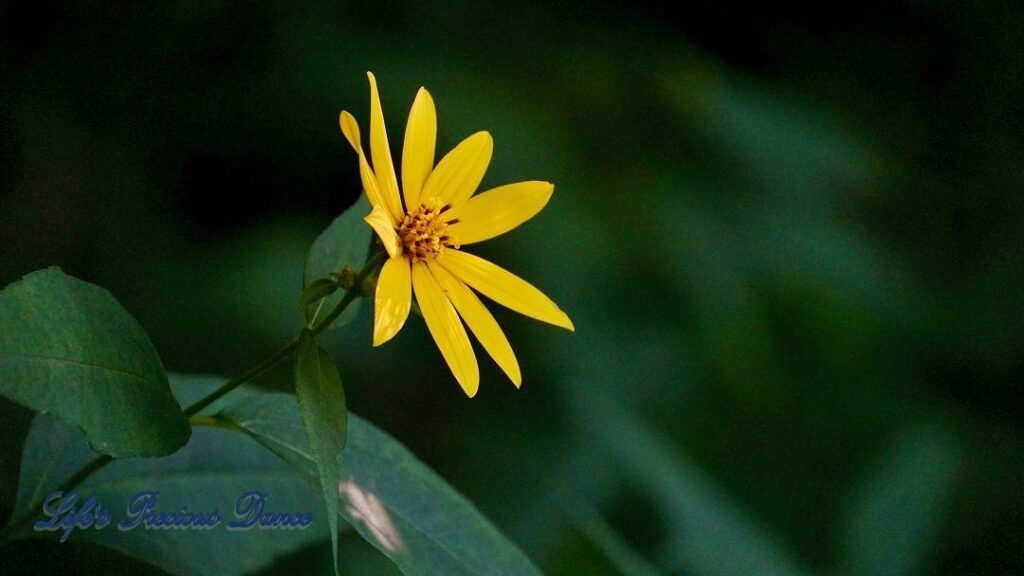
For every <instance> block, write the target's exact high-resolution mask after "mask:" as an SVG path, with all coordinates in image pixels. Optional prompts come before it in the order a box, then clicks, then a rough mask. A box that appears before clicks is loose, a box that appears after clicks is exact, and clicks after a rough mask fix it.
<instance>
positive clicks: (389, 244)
mask: <svg viewBox="0 0 1024 576" xmlns="http://www.w3.org/2000/svg"><path fill="white" fill-rule="evenodd" d="M363 220H364V221H365V222H366V223H367V224H369V225H370V227H371V228H373V231H374V232H376V233H377V237H378V238H380V242H381V244H383V245H384V249H385V250H387V252H388V256H390V257H392V258H394V257H396V256H401V255H402V241H401V240H400V239H399V238H398V233H397V232H395V227H394V225H393V224H392V223H391V217H390V216H389V215H388V213H387V211H386V210H384V208H383V207H381V206H374V207H373V211H372V212H370V213H369V214H367V215H366V217H365V218H363Z"/></svg>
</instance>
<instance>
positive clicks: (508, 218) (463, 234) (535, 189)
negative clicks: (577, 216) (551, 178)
mask: <svg viewBox="0 0 1024 576" xmlns="http://www.w3.org/2000/svg"><path fill="white" fill-rule="evenodd" d="M554 190H555V186H554V185H553V184H551V183H549V182H536V181H534V182H519V183H518V184H508V185H506V186H499V187H498V188H494V189H492V190H488V191H487V192H482V193H480V194H477V195H476V196H473V197H472V198H470V199H469V200H467V201H466V203H465V204H463V205H462V206H458V207H456V208H453V209H451V210H449V211H448V212H447V214H446V216H447V217H448V220H449V221H453V220H458V222H455V223H454V224H452V225H451V226H450V227H449V228H448V230H449V232H450V233H451V235H452V236H454V237H455V238H456V239H458V241H459V243H460V244H472V243H474V242H482V241H484V240H489V239H491V238H494V237H495V236H498V235H501V234H504V233H505V232H508V231H509V230H511V229H513V228H515V227H516V226H519V225H520V224H522V223H523V222H526V221H527V220H529V219H530V218H533V217H534V216H535V215H536V214H537V213H538V212H540V211H541V209H542V208H544V206H545V205H546V204H547V203H548V200H549V199H550V198H551V193H552V192H553V191H554Z"/></svg>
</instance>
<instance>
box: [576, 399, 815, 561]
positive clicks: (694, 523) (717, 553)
mask: <svg viewBox="0 0 1024 576" xmlns="http://www.w3.org/2000/svg"><path fill="white" fill-rule="evenodd" d="M587 406H588V407H589V408H588V409H587V410H588V412H587V413H588V414H590V416H588V417H587V419H586V420H585V422H584V424H585V428H586V431H587V432H588V433H589V435H590V438H592V441H590V442H588V443H587V450H588V455H589V457H590V458H591V459H592V458H593V456H592V454H593V452H592V451H593V450H594V449H595V448H597V447H600V446H603V447H604V449H605V450H607V452H608V454H609V455H610V456H611V458H608V459H607V462H606V464H605V465H606V466H609V467H611V468H610V469H609V470H608V472H609V473H611V472H613V471H615V470H618V471H623V470H624V471H628V475H627V476H626V478H625V480H627V481H629V482H635V483H636V484H637V485H638V487H639V488H641V489H643V490H644V491H645V492H647V493H648V494H650V495H651V497H652V498H653V499H654V500H655V501H656V502H657V504H658V508H657V509H658V511H659V512H660V513H661V514H662V515H663V518H662V520H663V521H664V522H665V525H666V526H667V530H666V543H665V548H666V550H665V552H666V553H665V556H664V558H663V559H662V561H661V562H659V565H663V566H665V567H667V570H666V571H667V572H669V573H679V572H682V573H686V574H703V575H707V576H746V575H750V576H803V575H805V574H808V573H809V572H808V571H807V569H806V568H805V567H803V566H802V565H801V564H800V563H799V562H797V561H796V560H795V559H794V558H792V557H791V556H790V555H789V554H788V553H787V551H786V550H785V549H784V548H783V547H782V545H781V544H780V543H779V542H777V541H776V540H774V539H773V538H772V536H771V534H770V532H769V531H768V530H766V529H765V528H764V527H763V526H760V525H758V523H757V522H755V521H754V520H753V519H752V518H750V517H749V516H748V515H747V514H746V513H745V512H744V511H743V510H742V509H741V508H740V507H738V506H737V505H736V504H735V503H734V502H732V501H730V499H729V498H728V496H727V495H726V494H724V493H723V492H722V491H721V490H719V489H718V487H716V486H715V485H714V483H713V482H712V481H711V480H710V479H709V478H707V477H705V476H704V475H703V474H702V473H701V472H700V471H699V470H698V469H697V467H696V466H694V465H693V464H692V463H690V462H688V461H687V460H686V459H685V458H683V457H682V456H681V455H679V454H678V453H677V451H676V450H674V449H673V448H672V447H671V446H670V445H669V444H668V443H667V442H666V441H665V439H664V438H662V437H661V436H660V435H659V434H657V433H655V432H654V431H653V430H651V429H649V428H648V427H647V426H646V425H645V424H644V423H643V422H642V421H640V420H639V419H637V418H636V417H635V416H633V415H632V414H630V413H628V412H626V411H623V410H622V408H621V405H619V404H613V403H609V402H608V401H607V400H599V399H592V400H591V401H590V403H589V404H587ZM593 473H598V471H596V470H595V471H594V472H593Z"/></svg>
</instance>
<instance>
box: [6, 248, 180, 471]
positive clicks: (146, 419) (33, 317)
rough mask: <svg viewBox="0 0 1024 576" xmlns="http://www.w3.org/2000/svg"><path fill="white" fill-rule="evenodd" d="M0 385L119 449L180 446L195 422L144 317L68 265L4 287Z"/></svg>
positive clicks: (94, 440) (99, 445)
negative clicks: (190, 422) (136, 316)
mask: <svg viewBox="0 0 1024 576" xmlns="http://www.w3.org/2000/svg"><path fill="white" fill-rule="evenodd" d="M0 393H2V394H3V395H5V396H7V397H9V398H11V399H12V400H14V401H15V402H18V403H20V404H23V405H25V406H28V407H30V408H33V409H35V410H38V411H39V412H42V413H44V414H52V415H53V416H55V417H57V418H60V419H61V420H64V421H65V422H68V423H69V424H73V425H74V426H76V427H77V428H79V429H80V430H81V431H82V432H83V433H84V434H85V436H86V438H87V439H88V441H89V444H90V445H91V446H92V447H93V449H94V450H96V451H97V452H102V453H104V454H109V455H111V456H113V457H116V458H124V457H129V456H160V455H165V454H170V453H172V452H174V451H175V450H177V449H178V448H180V447H181V446H183V445H184V444H185V442H187V441H188V438H189V433H190V430H191V429H190V428H189V425H188V422H187V421H186V420H185V417H184V415H183V414H182V412H181V406H180V405H179V404H178V403H177V401H175V399H174V397H173V396H172V395H171V390H170V388H169V387H168V382H167V375H166V373H165V372H164V368H163V364H162V363H161V362H160V357H159V356H158V355H157V352H156V349H155V348H154V347H153V343H152V342H150V340H149V337H148V336H146V333H145V332H144V331H143V330H142V327H141V326H139V324H138V323H137V322H136V321H135V320H134V319H133V318H132V317H131V315H129V314H128V312H127V311H125V309H124V308H122V307H121V305H120V304H118V303H117V300H115V299H114V297H113V296H111V295H110V293H109V292H107V291H106V290H104V289H103V288H100V287H98V286H94V285H92V284H89V283H87V282H83V281H81V280H78V279H76V278H73V277H71V276H68V275H66V274H64V273H63V272H61V270H60V269H59V268H48V269H46V270H41V271H39V272H34V273H32V274H29V275H28V276H25V278H23V279H22V280H20V281H18V282H15V283H13V284H11V285H9V286H8V287H7V288H5V289H4V290H3V292H0Z"/></svg>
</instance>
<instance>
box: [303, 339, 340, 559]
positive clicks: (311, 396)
mask: <svg viewBox="0 0 1024 576" xmlns="http://www.w3.org/2000/svg"><path fill="white" fill-rule="evenodd" d="M295 393H296V395H297V396H298V400H299V413H300V414H301V415H302V424H303V426H304V427H305V429H306V436H307V438H308V439H309V447H310V451H311V452H312V456H313V460H314V462H315V463H316V469H317V476H318V478H319V483H320V488H321V490H322V491H323V497H324V504H325V505H326V506H327V512H328V514H327V521H328V523H329V526H330V530H331V544H332V546H333V547H334V570H335V572H337V570H338V515H337V514H336V512H335V511H336V510H337V509H338V485H339V483H340V482H341V476H340V473H339V469H338V458H339V457H340V456H341V451H342V449H344V448H345V436H346V435H347V432H348V409H347V408H346V407H345V389H344V388H343V387H342V385H341V376H339V375H338V367H337V366H335V365H334V361H333V360H331V357H330V356H328V355H327V352H324V350H323V348H321V347H320V346H319V345H318V344H317V343H316V339H314V338H313V337H312V336H309V337H305V338H303V339H302V341H301V342H299V351H298V355H297V356H296V358H295Z"/></svg>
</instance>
